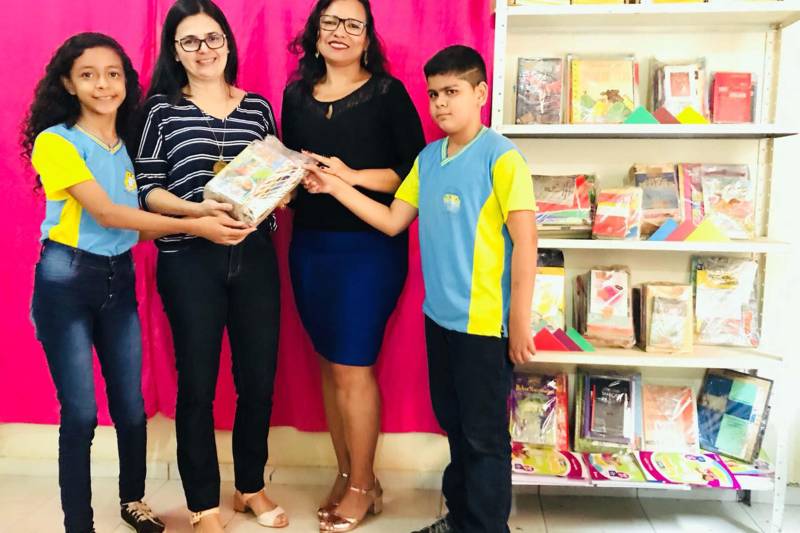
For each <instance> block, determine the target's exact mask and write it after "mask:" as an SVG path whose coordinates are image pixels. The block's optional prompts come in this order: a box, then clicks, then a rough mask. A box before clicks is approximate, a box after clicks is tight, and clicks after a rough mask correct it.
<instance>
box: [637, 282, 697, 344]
mask: <svg viewBox="0 0 800 533" xmlns="http://www.w3.org/2000/svg"><path fill="white" fill-rule="evenodd" d="M640 298H641V303H640V311H639V313H640V317H639V318H640V320H639V329H640V335H639V345H640V346H641V347H642V348H643V349H644V350H645V351H648V352H667V353H688V352H691V351H692V346H693V337H694V313H693V301H692V287H691V285H684V284H679V283H668V282H657V283H645V284H644V285H642V288H641V291H640Z"/></svg>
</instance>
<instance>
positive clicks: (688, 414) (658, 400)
mask: <svg viewBox="0 0 800 533" xmlns="http://www.w3.org/2000/svg"><path fill="white" fill-rule="evenodd" d="M642 394H643V397H642V403H643V410H644V417H643V418H644V449H645V450H649V451H672V452H684V453H697V452H698V451H699V450H700V441H699V437H698V432H699V430H698V422H697V404H696V403H695V400H694V393H693V392H692V389H691V387H672V386H665V385H644V387H643V391H642Z"/></svg>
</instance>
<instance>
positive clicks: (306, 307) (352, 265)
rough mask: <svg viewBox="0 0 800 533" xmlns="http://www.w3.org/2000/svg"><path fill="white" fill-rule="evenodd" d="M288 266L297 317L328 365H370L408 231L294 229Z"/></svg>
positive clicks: (401, 272) (400, 277) (401, 277)
mask: <svg viewBox="0 0 800 533" xmlns="http://www.w3.org/2000/svg"><path fill="white" fill-rule="evenodd" d="M289 269H290V272H291V277H292V288H293V289H294V297H295V302H296V303H297V310H298V312H299V314H300V319H301V320H302V322H303V326H304V327H305V328H306V331H307V332H308V335H309V336H310V337H311V342H313V344H314V349H315V350H316V351H317V353H319V354H320V355H321V356H323V357H324V358H325V359H327V360H328V361H330V362H332V363H338V364H341V365H350V366H371V365H373V364H375V360H376V359H377V357H378V352H379V351H380V348H381V343H382V342H383V334H384V330H385V329H386V322H387V320H388V319H389V315H391V314H392V311H394V308H395V306H396V305H397V299H398V298H399V296H400V292H401V291H402V290H403V285H404V284H405V280H406V274H407V272H408V235H407V234H406V233H403V234H402V235H400V236H397V237H388V236H386V235H384V234H382V233H379V232H377V231H352V232H350V231H316V230H305V229H295V231H294V234H293V236H292V244H291V247H290V249H289Z"/></svg>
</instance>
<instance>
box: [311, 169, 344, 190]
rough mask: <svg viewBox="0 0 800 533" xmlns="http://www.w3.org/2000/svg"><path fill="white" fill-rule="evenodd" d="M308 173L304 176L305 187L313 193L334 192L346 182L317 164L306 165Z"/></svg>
mask: <svg viewBox="0 0 800 533" xmlns="http://www.w3.org/2000/svg"><path fill="white" fill-rule="evenodd" d="M304 168H305V169H306V170H308V174H307V175H306V177H305V178H303V187H305V188H306V190H307V191H308V192H310V193H311V194H332V193H333V191H334V189H335V188H336V187H337V186H339V185H341V184H343V183H344V182H343V181H342V180H341V179H340V178H339V177H338V176H336V175H334V174H331V173H330V172H328V171H327V170H326V169H322V168H320V167H318V166H316V165H305V167H304Z"/></svg>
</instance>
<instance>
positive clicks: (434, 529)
mask: <svg viewBox="0 0 800 533" xmlns="http://www.w3.org/2000/svg"><path fill="white" fill-rule="evenodd" d="M455 531H456V530H455V527H453V522H451V521H450V515H449V514H447V515H444V516H443V517H442V518H440V519H439V520H437V521H436V522H434V523H433V524H431V525H429V526H428V527H425V528H422V529H420V530H417V531H414V532H412V533H455Z"/></svg>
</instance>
